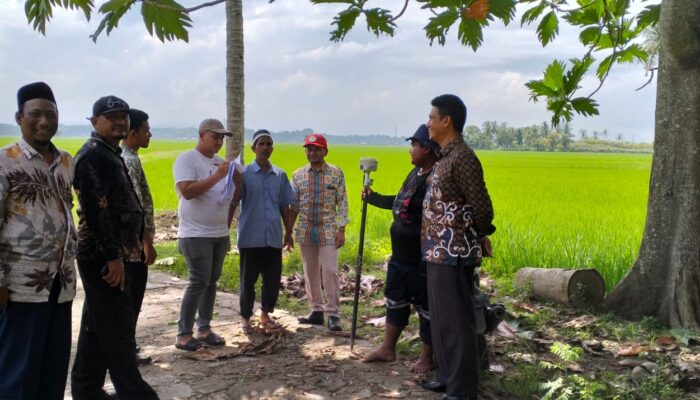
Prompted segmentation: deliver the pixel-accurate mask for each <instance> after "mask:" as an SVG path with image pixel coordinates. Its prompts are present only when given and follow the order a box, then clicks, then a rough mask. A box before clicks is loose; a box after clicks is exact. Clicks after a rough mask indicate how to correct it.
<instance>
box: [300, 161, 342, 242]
mask: <svg viewBox="0 0 700 400" xmlns="http://www.w3.org/2000/svg"><path fill="white" fill-rule="evenodd" d="M292 188H293V189H294V193H295V194H296V200H297V201H296V204H297V209H296V211H297V212H298V213H299V218H298V220H297V223H296V225H295V227H294V241H295V242H297V243H299V244H303V245H314V246H327V245H335V234H336V233H337V232H338V229H339V228H342V227H345V225H347V224H348V195H347V192H346V189H345V176H343V171H341V170H340V168H338V167H336V166H335V165H332V164H328V163H324V164H323V166H322V167H321V168H319V169H314V168H311V165H310V164H307V165H305V166H303V167H301V168H299V169H298V170H296V171H295V172H294V176H293V177H292Z"/></svg>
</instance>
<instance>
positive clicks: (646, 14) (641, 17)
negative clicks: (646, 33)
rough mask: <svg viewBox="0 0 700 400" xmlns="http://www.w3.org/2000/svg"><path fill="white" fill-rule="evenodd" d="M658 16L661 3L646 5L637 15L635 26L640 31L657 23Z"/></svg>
mask: <svg viewBox="0 0 700 400" xmlns="http://www.w3.org/2000/svg"><path fill="white" fill-rule="evenodd" d="M660 16H661V4H655V5H652V6H646V7H645V8H644V10H643V11H641V12H640V13H639V14H638V15H637V27H638V28H640V31H642V30H644V29H645V28H646V27H648V26H655V25H656V24H657V23H659V17H660Z"/></svg>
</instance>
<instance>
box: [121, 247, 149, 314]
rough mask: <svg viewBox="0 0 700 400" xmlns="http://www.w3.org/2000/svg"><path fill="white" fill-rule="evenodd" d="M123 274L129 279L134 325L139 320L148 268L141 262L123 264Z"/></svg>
mask: <svg viewBox="0 0 700 400" xmlns="http://www.w3.org/2000/svg"><path fill="white" fill-rule="evenodd" d="M124 272H125V273H126V274H127V275H129V278H131V298H132V299H133V300H134V324H136V323H137V322H138V320H139V314H140V313H141V306H142V305H143V297H144V295H145V294H146V283H147V282H148V266H147V265H146V263H143V262H131V261H126V262H124Z"/></svg>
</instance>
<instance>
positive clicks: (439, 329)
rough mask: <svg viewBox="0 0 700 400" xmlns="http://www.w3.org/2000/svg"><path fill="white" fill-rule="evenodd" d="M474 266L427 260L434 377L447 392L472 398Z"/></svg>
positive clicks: (475, 373)
mask: <svg viewBox="0 0 700 400" xmlns="http://www.w3.org/2000/svg"><path fill="white" fill-rule="evenodd" d="M474 268H475V266H445V265H438V264H431V263H429V264H428V298H429V300H428V302H429V303H430V327H431V332H432V339H433V355H434V356H435V362H436V364H437V369H438V376H437V380H438V381H440V382H442V383H445V384H446V385H447V394H448V395H451V396H470V397H473V398H476V395H477V392H478V388H479V357H478V351H477V333H476V320H475V316H474V300H473V288H474V278H473V276H474Z"/></svg>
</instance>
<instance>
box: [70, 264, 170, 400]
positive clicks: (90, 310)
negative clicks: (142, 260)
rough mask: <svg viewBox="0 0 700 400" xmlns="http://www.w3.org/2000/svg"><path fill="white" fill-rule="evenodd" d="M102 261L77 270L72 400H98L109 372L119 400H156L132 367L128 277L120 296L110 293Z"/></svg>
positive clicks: (133, 348) (131, 304)
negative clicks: (79, 292) (79, 310)
mask: <svg viewBox="0 0 700 400" xmlns="http://www.w3.org/2000/svg"><path fill="white" fill-rule="evenodd" d="M105 264H106V263H105V260H104V259H100V258H99V257H93V258H79V259H78V269H79V270H80V277H81V279H82V281H83V288H84V289H85V303H84V304H83V316H82V320H81V323H80V336H79V337H78V351H77V353H76V354H75V361H74V363H73V371H72V373H71V387H72V394H73V399H75V400H82V399H95V398H100V395H101V394H102V391H103V389H102V387H103V386H104V381H105V375H106V372H107V370H109V375H110V377H111V378H112V383H113V384H114V388H115V389H116V390H117V395H118V396H119V397H120V398H122V399H135V400H136V399H138V400H141V399H144V400H145V399H157V398H158V396H157V395H156V393H155V391H153V389H152V388H151V387H150V386H149V385H148V383H146V382H145V381H144V380H143V378H142V377H141V373H139V370H138V367H137V365H136V357H134V353H135V352H136V342H135V341H134V332H135V327H136V324H135V318H134V316H135V313H134V300H133V299H132V297H131V277H130V276H129V275H128V274H127V275H126V285H125V287H124V290H123V291H122V290H119V288H113V287H110V286H109V285H108V284H107V283H106V282H105V281H104V280H103V279H102V275H101V273H100V270H101V269H102V268H103V267H105Z"/></svg>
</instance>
